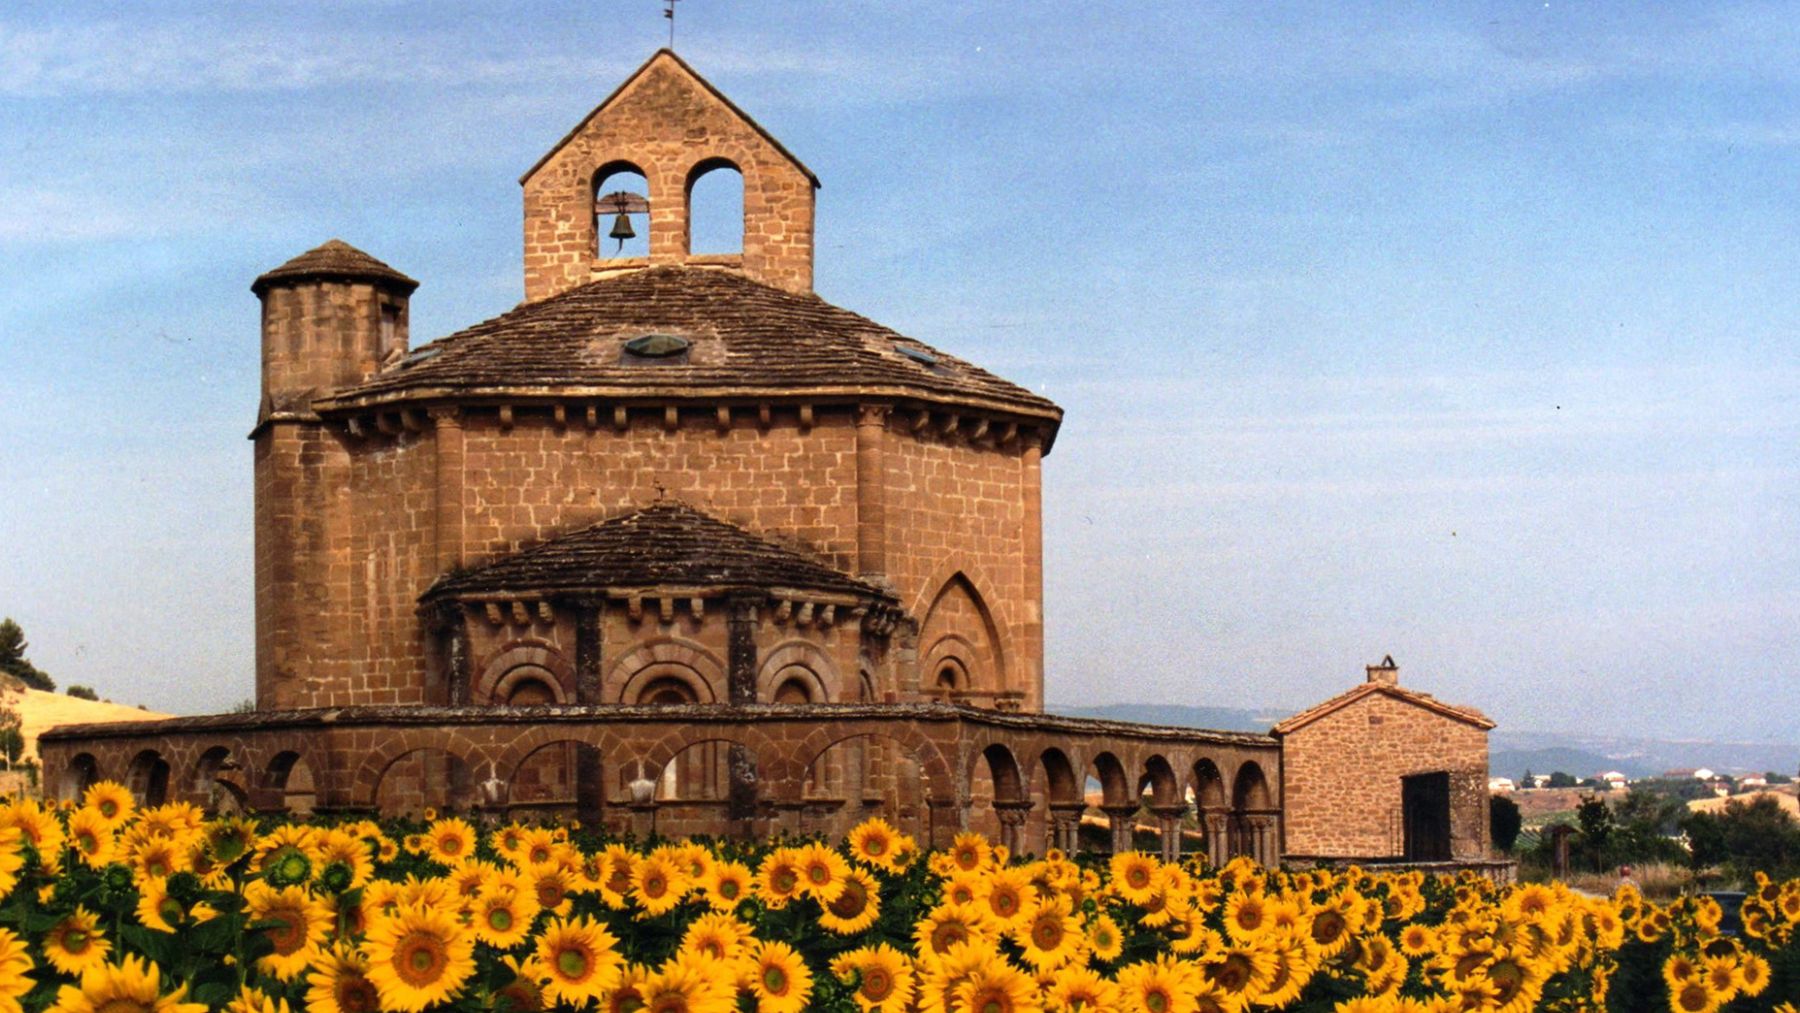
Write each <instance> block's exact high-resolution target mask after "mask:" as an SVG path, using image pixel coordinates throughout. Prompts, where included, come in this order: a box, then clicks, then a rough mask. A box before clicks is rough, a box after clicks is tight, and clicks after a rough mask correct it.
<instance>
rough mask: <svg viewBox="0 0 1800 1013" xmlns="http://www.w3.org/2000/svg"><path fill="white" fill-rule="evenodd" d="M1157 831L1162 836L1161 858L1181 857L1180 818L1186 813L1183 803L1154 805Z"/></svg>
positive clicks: (1166, 860) (1167, 859)
mask: <svg viewBox="0 0 1800 1013" xmlns="http://www.w3.org/2000/svg"><path fill="white" fill-rule="evenodd" d="M1150 811H1151V812H1153V813H1155V814H1156V826H1157V831H1158V833H1159V834H1160V835H1161V838H1162V860H1163V861H1165V862H1173V861H1176V860H1178V859H1179V858H1180V857H1181V818H1182V817H1183V816H1186V815H1187V806H1185V805H1155V806H1151V807H1150Z"/></svg>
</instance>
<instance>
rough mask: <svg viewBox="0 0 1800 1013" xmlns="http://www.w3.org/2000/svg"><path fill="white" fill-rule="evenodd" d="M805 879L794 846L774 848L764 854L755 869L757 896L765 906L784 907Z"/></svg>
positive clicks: (795, 894)
mask: <svg viewBox="0 0 1800 1013" xmlns="http://www.w3.org/2000/svg"><path fill="white" fill-rule="evenodd" d="M804 883H805V880H804V879H803V878H802V877H801V873H800V855H799V852H798V851H797V850H795V849H794V848H776V849H775V850H773V851H771V852H769V853H768V855H766V856H764V858H763V860H762V865H760V866H759V867H758V868H757V870H756V894H757V898H758V899H759V900H761V901H762V902H763V904H764V905H765V906H767V907H771V908H784V907H787V905H788V902H789V901H791V900H793V899H794V898H795V897H798V896H799V895H800V889H801V887H802V886H803V885H804Z"/></svg>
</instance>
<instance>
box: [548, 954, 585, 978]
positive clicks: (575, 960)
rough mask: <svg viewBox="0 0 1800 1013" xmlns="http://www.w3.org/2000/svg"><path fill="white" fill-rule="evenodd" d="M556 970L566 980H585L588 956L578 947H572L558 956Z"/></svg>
mask: <svg viewBox="0 0 1800 1013" xmlns="http://www.w3.org/2000/svg"><path fill="white" fill-rule="evenodd" d="M556 969H557V971H558V972H560V973H561V974H562V976H563V977H565V978H577V979H579V978H585V977H586V976H587V972H588V955H587V953H586V952H584V951H582V950H581V949H580V948H578V947H570V948H568V949H566V950H563V951H562V952H561V953H558V954H557V955H556Z"/></svg>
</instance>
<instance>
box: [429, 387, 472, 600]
mask: <svg viewBox="0 0 1800 1013" xmlns="http://www.w3.org/2000/svg"><path fill="white" fill-rule="evenodd" d="M431 422H432V434H433V439H434V440H435V442H436V445H437V492H436V499H437V502H436V512H437V568H438V572H439V573H444V572H447V571H449V570H454V569H456V568H457V567H459V566H461V565H462V562H463V460H464V453H463V419H462V411H461V410H460V409H457V408H433V409H431Z"/></svg>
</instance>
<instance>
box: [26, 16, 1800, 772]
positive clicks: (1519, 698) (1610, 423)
mask: <svg viewBox="0 0 1800 1013" xmlns="http://www.w3.org/2000/svg"><path fill="white" fill-rule="evenodd" d="M681 8H682V9H681V15H680V23H679V26H678V36H677V44H676V45H677V49H678V51H680V52H681V53H682V55H683V56H684V57H685V58H686V59H688V60H689V61H690V62H691V63H693V64H694V65H695V66H696V68H697V69H699V70H700V71H701V73H703V74H705V75H707V76H708V77H709V78H710V79H711V80H713V82H714V83H716V84H717V85H719V86H720V87H721V88H722V89H724V90H725V91H726V92H727V93H728V94H730V95H731V96H732V97H733V98H734V99H735V100H736V101H737V102H738V103H739V104H740V105H741V106H743V107H744V108H745V109H746V110H748V111H749V112H750V113H751V114H752V115H754V116H756V117H757V118H758V119H759V120H760V121H761V122H762V123H763V124H764V125H765V126H767V127H768V128H769V129H770V130H771V131H772V132H773V133H774V134H775V135H776V136H778V137H780V138H781V139H782V140H783V141H784V142H785V143H786V144H787V145H788V147H789V148H790V149H792V150H793V151H795V152H796V153H797V154H798V155H799V156H800V157H801V158H802V159H803V160H804V161H806V163H807V164H808V165H809V166H810V167H811V168H812V169H813V170H814V171H815V172H817V173H818V174H819V176H820V177H821V178H822V179H823V181H824V184H825V185H824V189H823V190H822V191H821V192H820V203H819V223H818V239H819V248H818V271H817V288H818V290H819V292H820V294H822V295H823V296H825V297H826V298H828V299H830V300H832V301H833V302H836V303H839V304H841V305H844V306H848V307H850V308H852V309H855V310H857V311H859V312H863V313H866V314H868V315H870V316H872V317H874V318H876V319H878V320H881V321H882V322H884V323H887V324H889V325H891V326H893V327H895V328H897V329H899V330H901V331H903V332H905V333H908V334H911V335H914V336H916V337H919V338H921V339H923V340H925V341H928V342H931V343H933V344H936V345H938V346H940V347H943V348H945V349H947V350H950V351H953V352H955V353H957V354H959V355H963V356H965V357H967V358H970V359H973V360H974V361H976V362H979V363H982V364H984V365H986V366H988V367H990V368H992V369H994V370H996V371H998V372H1000V373H1002V374H1004V375H1006V376H1008V377H1010V378H1012V379H1015V380H1017V381H1019V382H1021V383H1025V384H1027V385H1029V386H1031V387H1032V388H1034V389H1038V390H1041V391H1042V392H1044V393H1045V394H1047V395H1049V396H1051V397H1053V398H1055V399H1056V400H1058V401H1059V402H1060V403H1061V404H1062V405H1063V406H1064V407H1065V408H1066V409H1067V411H1068V421H1067V423H1066V425H1065V427H1064V429H1063V431H1062V434H1061V436H1060V438H1059V441H1058V443H1057V446H1056V450H1055V452H1054V453H1053V454H1052V455H1051V456H1050V457H1049V458H1048V459H1047V462H1046V465H1047V467H1046V496H1045V499H1046V545H1047V563H1046V565H1047V570H1048V577H1047V584H1048V596H1049V597H1048V606H1047V607H1048V624H1049V635H1048V639H1049V659H1048V661H1049V673H1050V675H1049V680H1050V690H1049V696H1050V699H1051V700H1052V701H1070V702H1073V701H1083V702H1109V701H1117V702H1125V701H1156V700H1167V701H1173V702H1181V703H1201V704H1217V705H1223V706H1263V705H1266V706H1302V705H1305V704H1307V703H1309V702H1311V701H1313V700H1316V699H1318V698H1321V697H1323V696H1325V695H1328V694H1330V693H1333V692H1336V691H1338V690H1339V689H1342V688H1344V687H1345V686H1346V685H1348V684H1349V683H1351V682H1353V681H1354V680H1356V679H1358V678H1360V675H1361V666H1362V665H1364V664H1366V663H1369V662H1373V661H1376V660H1378V659H1379V658H1380V657H1381V656H1382V655H1383V654H1385V653H1392V654H1393V655H1394V657H1395V659H1396V660H1397V661H1399V663H1400V664H1401V666H1402V673H1401V674H1402V679H1403V680H1404V681H1405V682H1407V683H1408V684H1409V685H1413V686H1416V687H1418V688H1422V689H1425V690H1427V691H1428V692H1432V693H1434V694H1437V695H1440V696H1443V697H1445V698H1448V699H1452V700H1455V701H1459V702H1465V703H1470V704H1474V705H1476V706H1480V707H1482V708H1484V709H1486V710H1487V711H1488V712H1489V713H1490V714H1492V715H1493V716H1494V717H1495V718H1496V719H1497V720H1499V721H1500V722H1501V723H1502V724H1503V725H1505V726H1507V727H1512V728H1519V729H1557V728H1580V729H1583V730H1590V731H1593V730H1604V731H1614V732H1618V733H1621V734H1623V733H1642V734H1656V735H1708V736H1719V735H1730V736H1733V737H1743V738H1768V737H1792V736H1791V730H1790V728H1789V726H1788V723H1787V722H1788V718H1787V716H1786V710H1787V708H1785V707H1776V706H1770V705H1769V704H1770V703H1771V702H1772V701H1776V700H1781V701H1791V700H1792V698H1793V693H1794V692H1795V690H1796V688H1797V686H1800V678H1797V673H1796V662H1795V659H1796V657H1800V590H1797V588H1800V581H1797V580H1796V577H1795V574H1796V572H1800V565H1797V564H1800V460H1797V456H1800V455H1797V450H1796V448H1797V447H1800V440H1797V439H1796V437H1800V404H1797V403H1796V396H1795V391H1796V390H1800V382H1797V381H1800V363H1797V361H1796V354H1795V353H1796V348H1797V346H1800V342H1797V341H1796V337H1795V333H1794V328H1795V321H1796V320H1800V294H1797V293H1800V285H1797V284H1796V283H1795V280H1794V279H1795V278H1796V277H1800V270H1797V269H1800V245H1797V243H1796V237H1797V236H1800V221H1797V220H1796V219H1797V218H1800V192H1797V191H1800V172H1797V171H1796V169H1797V168H1800V29H1797V28H1796V22H1795V19H1794V18H1793V17H1792V10H1791V8H1787V7H1784V6H1780V5H1757V4H1717V5H1657V6H1647V5H1635V4H1618V5H1610V4H1578V5H1577V4H1563V3H1553V4H1543V3H1531V4H1511V3H1503V4H1501V3H1497V4H1419V5H1397V4H1386V3H1384V4H1373V5H1353V4H1346V5H1300V6H1286V5H1275V4H1261V3H1258V4H1244V5H1231V6H1221V5H1214V4H1197V3H1196V4H1150V5H1124V6H1121V5H1116V4H1105V5H1103V4H1073V3H1068V4H1063V3H1044V4H1005V5H1002V4H985V3H984V4H969V3H918V4H885V3H880V4H878V3H853V2H846V3H833V4H824V3H813V4H787V3H783V4H773V3H768V4H765V3H750V2H736V3H726V2H724V0H682V3H681ZM658 10H659V4H657V3H655V2H654V0H633V2H629V3H627V2H605V3H580V4H577V3H562V4H498V3H496V4H455V3H423V4H412V3H361V2H359V3H354V4H352V3H329V2H325V3H310V4H307V5H285V4H283V5H277V4H238V5H232V6H230V7H229V8H227V7H225V6H223V5H171V4H154V3H139V4H132V5H116V4H106V5H98V4H82V3H58V4H42V5H37V4H23V5H20V4H12V5H8V6H7V7H6V8H5V10H4V11H0V139H3V140H4V142H5V143H6V147H7V154H6V157H5V158H4V159H0V354H3V360H0V361H3V362H4V367H5V368H4V369H3V370H0V434H3V438H0V474H3V475H4V476H5V482H4V487H3V488H0V544H4V545H5V547H6V549H5V552H4V553H0V613H6V614H10V615H12V616H14V617H15V618H17V619H18V620H19V621H20V622H21V623H23V624H24V625H25V628H26V630H27V633H28V634H29V636H30V638H31V641H32V657H33V659H34V660H35V661H36V662H37V663H38V664H39V665H40V667H42V668H44V669H46V670H48V671H49V672H51V674H52V675H53V676H55V677H56V678H57V679H58V680H59V681H60V682H62V683H64V684H67V683H87V684H90V685H93V686H94V687H96V688H97V689H99V690H100V691H101V693H102V694H104V695H107V696H111V697H114V698H116V699H121V700H124V701H126V702H131V703H138V702H142V703H145V704H148V705H150V706H152V707H156V708H163V709H170V710H176V711H183V712H199V711H206V710H211V709H218V708H222V707H225V706H227V705H229V704H230V703H232V702H234V701H236V700H239V699H241V698H244V697H246V696H248V695H250V691H251V664H252V644H251V632H252V626H251V610H250V603H251V591H250V572H251V556H250V548H251V530H250V447H249V444H248V443H247V442H246V441H245V440H244V439H243V436H244V434H245V433H246V432H247V430H248V428H249V425H250V423H251V421H252V418H253V415H254V410H255V402H256V391H257V361H256V354H257V338H256V328H257V309H256V302H255V300H254V298H253V297H252V296H251V295H250V292H249V290H248V285H249V282H250V280H251V279H252V278H253V277H255V275H256V274H257V273H259V272H260V271H262V270H265V269H267V268H269V267H271V266H273V265H275V264H277V263H280V262H281V261H283V260H285V259H287V258H288V257H290V256H292V255H293V254H295V253H298V252H300V251H302V250H305V249H307V248H309V247H311V246H314V245H316V244H317V243H319V242H321V241H323V240H324V239H327V238H330V237H332V236H339V237H342V238H344V239H345V240H347V241H349V242H351V243H353V244H355V245H357V246H360V247H362V248H364V249H366V250H368V251H370V252H371V253H374V254H375V255H376V256H378V257H381V258H383V259H384V260H387V261H388V262H389V263H392V264H394V265H395V266H396V267H399V268H400V269H402V270H404V271H406V272H408V273H410V274H412V275H413V276H414V277H417V278H419V279H421V280H422V281H423V283H424V284H423V286H422V287H421V289H420V290H419V292H418V294H417V295H416V296H415V297H414V300H413V329H414V330H413V333H414V339H415V341H421V340H425V339H428V338H430V337H435V336H438V335H441V334H444V333H448V332H449V331H451V330H454V329H456V328H458V327H460V326H463V325H466V324H469V323H472V322H475V321H477V320H480V319H484V318H486V317H488V316H492V315H494V314H496V313H498V312H502V311H504V310H506V309H508V308H510V307H511V306H512V305H514V304H515V303H516V302H517V301H518V299H519V297H520V292H521V277H520V267H519V193H518V187H517V183H516V180H517V177H518V175H519V174H520V172H522V171H523V170H524V169H525V168H527V167H528V166H530V165H531V164H532V162H533V161H534V160H535V159H536V158H537V156H539V155H540V154H542V153H543V151H545V150H547V149H548V148H549V146H550V145H551V144H553V143H554V142H555V141H556V139H557V138H559V137H561V136H562V134H563V133H564V132H565V131H566V130H567V129H568V128H569V127H570V126H571V125H573V124H574V123H575V122H576V121H578V120H579V119H580V118H581V116H583V115H584V114H585V113H586V112H587V111H588V110H589V109H590V108H592V106H593V105H594V104H596V103H597V102H598V101H599V100H600V99H602V98H604V97H605V96H606V95H607V94H608V93H609V92H610V91H611V90H612V88H613V87H614V86H615V85H616V84H617V83H618V82H619V81H620V80H621V79H622V78H623V77H624V76H625V75H626V74H627V73H629V72H630V70H631V69H632V68H634V67H635V66H636V65H637V64H638V63H640V62H641V61H642V60H643V59H644V58H646V57H647V56H648V55H649V54H650V52H652V51H653V50H654V49H655V48H656V47H657V46H658V45H660V44H662V42H663V39H664V36H663V33H664V31H665V23H664V22H663V20H662V18H661V17H660V16H659V14H658Z"/></svg>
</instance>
